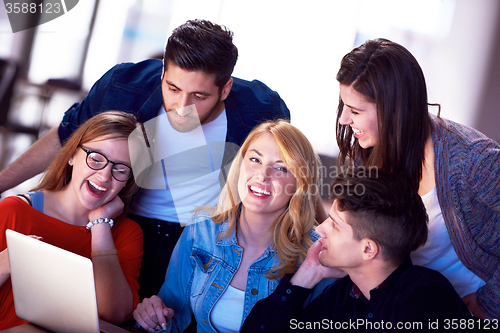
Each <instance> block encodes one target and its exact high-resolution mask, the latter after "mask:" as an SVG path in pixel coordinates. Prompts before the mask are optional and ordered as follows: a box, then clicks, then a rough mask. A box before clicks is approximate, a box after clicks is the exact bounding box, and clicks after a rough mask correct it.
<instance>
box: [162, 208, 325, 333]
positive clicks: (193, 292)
mask: <svg viewBox="0 0 500 333" xmlns="http://www.w3.org/2000/svg"><path fill="white" fill-rule="evenodd" d="M228 228H229V222H228V221H227V220H226V221H225V222H223V223H221V224H216V223H214V222H213V221H212V220H211V219H210V215H209V214H208V213H206V212H203V213H201V214H197V215H196V217H195V223H193V224H190V225H188V226H186V227H185V228H184V231H183V233H182V235H181V237H180V238H179V241H178V242H177V245H176V246H175V249H174V252H173V253H172V257H171V259H170V263H169V266H168V269H167V274H166V277H165V282H164V283H163V286H162V288H161V290H160V292H159V294H158V296H159V297H160V298H161V299H162V300H163V302H164V303H165V304H166V305H167V307H169V308H172V309H173V310H174V317H173V318H172V320H170V321H169V322H168V323H167V330H166V331H167V332H182V331H183V330H184V329H185V328H186V327H187V326H188V325H189V323H190V321H191V313H194V316H195V318H196V322H197V325H198V327H197V332H216V330H215V328H214V327H213V326H212V323H211V321H210V312H211V311H212V309H213V307H214V305H215V303H216V302H217V301H218V300H219V298H220V297H221V295H222V294H223V293H224V291H225V290H226V288H227V287H228V286H229V283H230V282H231V280H232V279H233V276H234V275H235V273H236V271H237V270H238V267H239V265H240V263H241V258H242V253H243V249H242V248H241V247H240V246H239V245H238V241H237V239H236V233H235V231H234V230H233V232H232V233H231V234H230V235H229V236H226V237H224V238H222V239H220V240H217V236H218V235H219V234H220V233H221V232H224V231H225V230H227V229H228ZM311 236H312V237H313V240H314V241H315V240H317V239H318V238H319V236H318V235H317V234H316V233H315V232H314V231H312V232H311ZM278 260H279V259H278V255H277V254H276V252H275V251H273V250H272V249H271V248H268V249H267V250H266V251H264V253H263V254H262V255H261V256H260V257H259V258H258V259H257V260H255V261H254V262H253V263H252V264H251V265H250V267H249V268H248V276H247V284H246V288H245V304H244V307H243V318H242V324H243V321H244V320H245V318H246V317H247V316H248V314H249V313H250V311H251V309H252V308H253V306H254V305H255V303H257V301H258V300H260V299H263V298H266V297H267V296H269V295H270V294H271V293H272V292H273V291H274V290H275V289H276V287H277V286H278V284H279V282H280V279H267V278H266V277H265V276H264V275H265V274H266V272H267V271H268V270H269V269H271V267H273V266H276V265H277V264H278ZM331 282H332V281H328V283H331ZM324 287H325V285H324V284H323V285H322V286H321V288H320V289H318V291H317V290H315V293H314V294H315V295H317V294H319V292H320V291H321V290H322V289H323V288H324ZM318 288H319V286H318Z"/></svg>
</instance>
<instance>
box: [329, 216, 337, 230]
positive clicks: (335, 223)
mask: <svg viewBox="0 0 500 333" xmlns="http://www.w3.org/2000/svg"><path fill="white" fill-rule="evenodd" d="M328 217H329V218H330V219H331V220H332V222H333V226H334V227H336V228H337V225H338V223H337V221H335V219H334V218H333V217H332V216H331V215H330V214H328Z"/></svg>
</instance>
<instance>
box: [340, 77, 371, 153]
mask: <svg viewBox="0 0 500 333" xmlns="http://www.w3.org/2000/svg"><path fill="white" fill-rule="evenodd" d="M340 98H341V99H342V102H343V103H344V108H343V109H342V115H341V116H340V119H339V122H340V124H341V125H349V126H351V128H352V130H353V131H354V135H355V136H356V138H357V139H358V142H359V145H360V146H361V147H362V148H365V149H366V148H370V147H374V146H375V145H376V144H377V143H378V121H377V106H376V105H375V103H370V102H369V101H367V99H366V98H365V97H364V96H363V95H362V94H360V93H359V92H357V91H356V90H355V89H354V88H353V87H352V86H346V85H343V84H341V85H340Z"/></svg>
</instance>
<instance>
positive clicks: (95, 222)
mask: <svg viewBox="0 0 500 333" xmlns="http://www.w3.org/2000/svg"><path fill="white" fill-rule="evenodd" d="M99 223H107V224H109V227H112V226H113V220H112V219H108V218H107V217H106V218H99V219H95V220H94V221H90V222H89V223H87V226H86V228H87V229H88V230H90V228H92V227H93V226H94V225H96V224H99Z"/></svg>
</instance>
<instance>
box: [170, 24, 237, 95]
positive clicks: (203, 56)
mask: <svg viewBox="0 0 500 333" xmlns="http://www.w3.org/2000/svg"><path fill="white" fill-rule="evenodd" d="M237 59H238V49H237V48H236V46H235V45H234V44H233V33H232V32H231V31H230V30H229V29H227V28H226V27H224V26H221V25H218V24H214V23H212V22H210V21H205V20H191V21H187V22H186V23H184V24H183V25H181V26H179V27H177V28H176V29H175V30H174V31H173V32H172V35H171V36H170V37H169V38H168V41H167V45H166V47H165V54H164V56H163V64H164V69H165V71H166V70H167V66H168V63H169V62H171V63H173V64H175V65H177V66H179V67H180V68H182V69H184V70H186V71H190V72H191V71H201V72H203V73H206V74H215V85H216V86H217V87H219V88H220V89H222V87H223V86H224V85H225V84H226V83H227V81H228V80H229V78H230V77H231V74H232V73H233V69H234V66H235V65H236V60H237Z"/></svg>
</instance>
